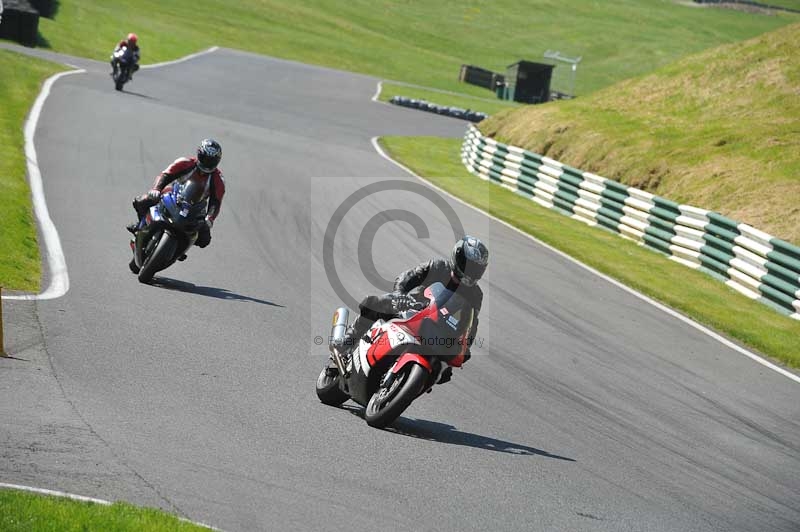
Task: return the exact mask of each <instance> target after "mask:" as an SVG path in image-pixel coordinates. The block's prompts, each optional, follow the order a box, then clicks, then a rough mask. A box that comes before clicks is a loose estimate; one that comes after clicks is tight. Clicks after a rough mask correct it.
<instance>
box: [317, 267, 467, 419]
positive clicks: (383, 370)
mask: <svg viewBox="0 0 800 532" xmlns="http://www.w3.org/2000/svg"><path fill="white" fill-rule="evenodd" d="M425 300H427V301H425ZM421 303H422V305H420V307H421V308H419V307H418V308H417V309H411V310H408V311H404V312H402V313H400V316H399V317H398V318H395V319H391V320H377V321H376V322H375V323H374V324H373V325H372V327H371V328H370V330H369V331H368V332H367V334H365V335H364V336H363V337H362V338H361V339H359V344H358V345H357V346H355V348H354V349H353V352H352V353H351V354H350V356H349V357H348V356H346V355H345V354H343V353H342V347H341V343H342V339H343V338H344V336H345V333H346V331H347V327H348V321H349V317H350V311H349V309H347V308H346V307H340V308H338V309H336V312H334V314H333V325H332V329H331V335H330V338H329V345H328V347H329V349H330V353H331V358H332V359H333V361H334V363H335V365H336V369H335V370H332V369H331V368H328V367H326V368H324V369H323V370H322V372H321V373H320V375H319V377H318V378H317V384H316V391H317V397H319V399H320V401H322V402H323V403H325V404H327V405H331V406H339V405H341V404H342V403H344V402H345V401H347V400H348V399H352V400H353V401H355V402H356V403H358V404H360V405H361V406H364V407H365V412H364V419H365V420H366V422H367V424H369V425H370V426H372V427H376V428H383V427H386V426H387V425H389V424H390V423H392V422H393V421H394V420H395V419H397V418H398V417H399V416H400V414H402V413H403V412H404V411H405V410H406V408H408V407H409V405H411V403H412V402H413V401H414V400H415V399H416V398H418V397H420V396H421V395H423V394H425V393H427V392H430V391H431V389H432V388H433V386H434V384H436V383H438V382H445V381H446V380H449V374H450V372H452V369H451V366H460V365H461V361H462V360H463V355H464V353H466V350H467V348H468V347H469V343H468V340H469V338H468V335H469V333H470V331H471V329H472V321H473V318H474V315H475V312H474V309H473V307H472V305H471V304H470V303H469V302H468V301H467V300H466V299H464V298H463V297H462V296H461V295H459V294H458V293H457V292H454V291H451V290H449V289H447V288H446V287H445V286H444V285H443V284H442V283H434V284H432V285H431V286H429V287H427V288H426V289H425V291H424V300H423V301H421ZM445 374H446V375H447V379H443V378H442V377H443V376H444V375H445Z"/></svg>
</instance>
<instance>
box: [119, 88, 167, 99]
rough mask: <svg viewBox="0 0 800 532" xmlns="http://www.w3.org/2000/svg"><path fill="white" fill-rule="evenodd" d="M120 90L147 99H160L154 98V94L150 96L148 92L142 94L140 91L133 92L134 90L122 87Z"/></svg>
mask: <svg viewBox="0 0 800 532" xmlns="http://www.w3.org/2000/svg"><path fill="white" fill-rule="evenodd" d="M119 92H121V93H122V94H130V95H131V96H138V97H139V98H145V99H147V100H154V101H158V98H154V97H152V96H148V95H147V94H142V93H140V92H133V91H129V90H125V89H122V90H121V91H119Z"/></svg>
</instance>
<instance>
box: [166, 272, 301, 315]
mask: <svg viewBox="0 0 800 532" xmlns="http://www.w3.org/2000/svg"><path fill="white" fill-rule="evenodd" d="M151 284H152V285H153V286H157V287H159V288H166V289H167V290H175V291H178V292H184V293H187V294H197V295H199V296H206V297H214V298H217V299H227V300H232V301H251V302H253V303H260V304H262V305H269V306H271V307H280V308H286V307H284V306H283V305H279V304H277V303H273V302H272V301H267V300H265V299H258V298H255V297H250V296H245V295H241V294H237V293H235V292H231V291H229V290H225V289H224V288H215V287H213V286H200V285H196V284H192V283H188V282H186V281H177V280H175V279H170V278H168V277H156V278H155V279H153V282H152V283H151Z"/></svg>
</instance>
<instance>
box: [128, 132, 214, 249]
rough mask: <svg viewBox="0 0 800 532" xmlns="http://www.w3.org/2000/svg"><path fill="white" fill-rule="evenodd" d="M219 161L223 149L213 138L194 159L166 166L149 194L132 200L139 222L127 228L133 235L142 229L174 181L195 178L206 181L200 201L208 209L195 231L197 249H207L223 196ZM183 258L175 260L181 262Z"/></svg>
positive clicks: (200, 148) (206, 140)
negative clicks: (206, 204) (202, 200)
mask: <svg viewBox="0 0 800 532" xmlns="http://www.w3.org/2000/svg"><path fill="white" fill-rule="evenodd" d="M221 159H222V147H221V146H220V145H219V143H218V142H217V141H215V140H213V139H205V140H203V142H201V143H200V145H199V146H198V147H197V155H196V156H195V157H181V158H179V159H176V160H175V162H173V163H172V164H171V165H169V167H168V168H167V169H166V170H164V171H163V172H161V174H160V175H159V176H158V177H157V178H156V180H155V183H153V188H152V189H150V191H148V192H146V193H145V194H142V195H141V196H137V197H136V198H134V200H133V208H134V210H135V211H136V214H137V216H138V219H137V221H136V222H134V223H132V224H129V225H128V227H127V229H128V231H130V232H131V233H133V234H134V235H135V234H136V232H137V231H138V230H139V229H140V228H141V227H142V224H143V222H144V217H145V215H146V214H147V211H148V209H149V208H150V207H152V206H153V205H155V204H156V203H158V202H159V200H160V199H161V194H162V193H163V192H169V191H170V190H171V185H170V184H171V183H172V182H173V181H175V180H177V179H188V178H189V177H192V175H193V174H194V176H195V177H196V178H199V179H200V180H201V182H205V183H206V185H205V192H204V196H203V199H204V200H207V201H208V208H207V209H206V217H205V224H204V225H202V226H201V228H200V230H199V231H198V237H197V241H196V242H195V245H196V246H199V247H201V248H204V247H206V246H207V245H208V244H210V243H211V227H212V226H213V225H214V220H216V218H217V216H219V213H220V209H221V208H222V197H223V196H224V195H225V181H224V179H223V178H222V172H221V171H220V169H219V168H218V165H219V162H220V160H221ZM184 258H185V256H183V257H181V258H180V259H178V260H183V259H184Z"/></svg>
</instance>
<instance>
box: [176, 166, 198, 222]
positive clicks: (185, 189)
mask: <svg viewBox="0 0 800 532" xmlns="http://www.w3.org/2000/svg"><path fill="white" fill-rule="evenodd" d="M205 193H206V183H205V182H203V181H201V180H200V179H198V178H197V177H195V176H194V175H192V176H190V177H189V178H187V179H185V180H181V181H178V182H176V183H175V184H174V185H173V186H172V194H173V195H174V197H175V200H176V201H175V203H176V205H177V208H178V211H179V213H180V216H181V218H185V219H187V220H190V221H196V220H197V219H199V218H202V217H204V216H205V214H206V203H205V201H204V200H205Z"/></svg>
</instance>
